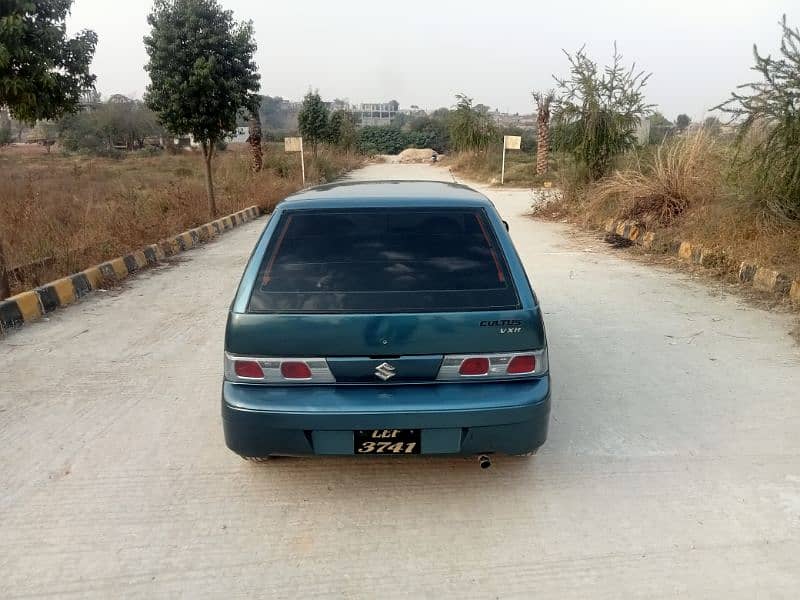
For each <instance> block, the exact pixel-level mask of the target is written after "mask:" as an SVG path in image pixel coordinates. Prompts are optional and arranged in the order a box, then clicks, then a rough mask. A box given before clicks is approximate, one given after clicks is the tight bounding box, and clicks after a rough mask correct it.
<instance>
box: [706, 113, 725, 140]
mask: <svg viewBox="0 0 800 600" xmlns="http://www.w3.org/2000/svg"><path fill="white" fill-rule="evenodd" d="M703 129H705V130H706V131H707V132H708V133H709V135H711V136H712V137H717V136H718V135H719V134H720V133H722V123H721V122H720V120H719V119H718V118H717V117H714V116H711V117H706V118H705V120H704V121H703Z"/></svg>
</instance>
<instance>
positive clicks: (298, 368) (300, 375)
mask: <svg viewBox="0 0 800 600" xmlns="http://www.w3.org/2000/svg"><path fill="white" fill-rule="evenodd" d="M281 375H283V377H284V378H285V379H311V369H310V368H309V367H308V365H307V364H306V363H304V362H301V361H284V362H282V363H281Z"/></svg>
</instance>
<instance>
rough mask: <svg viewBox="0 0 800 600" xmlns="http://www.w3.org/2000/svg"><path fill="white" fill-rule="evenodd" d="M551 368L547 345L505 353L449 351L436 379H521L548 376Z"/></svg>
mask: <svg viewBox="0 0 800 600" xmlns="http://www.w3.org/2000/svg"><path fill="white" fill-rule="evenodd" d="M548 368H549V364H548V360H547V348H543V349H541V350H535V351H531V352H510V353H502V354H448V355H447V356H445V357H444V359H443V360H442V366H441V367H440V368H439V375H438V376H437V377H436V379H437V380H438V381H458V380H467V379H471V378H476V379H477V378H481V379H482V380H486V379H500V380H502V379H519V378H521V377H531V376H539V375H544V374H545V373H547V371H548Z"/></svg>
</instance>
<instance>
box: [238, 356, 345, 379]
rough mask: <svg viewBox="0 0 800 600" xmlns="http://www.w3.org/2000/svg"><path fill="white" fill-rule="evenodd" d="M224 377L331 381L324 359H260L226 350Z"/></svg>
mask: <svg viewBox="0 0 800 600" xmlns="http://www.w3.org/2000/svg"><path fill="white" fill-rule="evenodd" d="M225 379H226V380H228V381H233V382H238V383H261V384H269V383H280V384H290V383H334V382H335V381H336V379H335V378H334V376H333V373H331V370H330V368H328V363H327V361H326V360H325V359H324V358H272V357H270V358H263V357H252V356H237V355H235V354H228V353H227V352H226V353H225Z"/></svg>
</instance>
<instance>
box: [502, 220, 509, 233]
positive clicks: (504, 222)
mask: <svg viewBox="0 0 800 600" xmlns="http://www.w3.org/2000/svg"><path fill="white" fill-rule="evenodd" d="M503 225H505V226H506V231H508V230H509V229H508V221H503Z"/></svg>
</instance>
